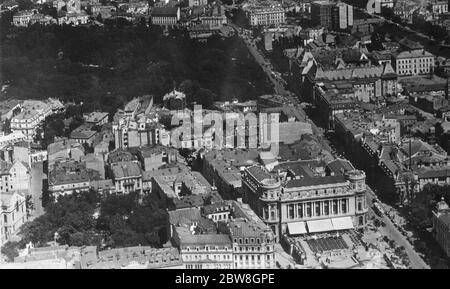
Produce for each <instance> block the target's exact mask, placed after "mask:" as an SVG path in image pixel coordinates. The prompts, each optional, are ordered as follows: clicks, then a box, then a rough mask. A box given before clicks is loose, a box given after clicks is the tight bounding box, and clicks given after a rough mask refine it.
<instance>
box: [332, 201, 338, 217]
mask: <svg viewBox="0 0 450 289" xmlns="http://www.w3.org/2000/svg"><path fill="white" fill-rule="evenodd" d="M337 213H338V200H333V214H334V215H337Z"/></svg>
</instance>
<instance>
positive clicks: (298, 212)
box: [297, 204, 303, 218]
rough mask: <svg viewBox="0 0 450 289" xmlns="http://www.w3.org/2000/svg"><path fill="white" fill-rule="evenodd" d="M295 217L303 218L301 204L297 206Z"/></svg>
mask: <svg viewBox="0 0 450 289" xmlns="http://www.w3.org/2000/svg"><path fill="white" fill-rule="evenodd" d="M297 217H299V218H303V204H298V205H297Z"/></svg>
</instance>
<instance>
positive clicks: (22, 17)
mask: <svg viewBox="0 0 450 289" xmlns="http://www.w3.org/2000/svg"><path fill="white" fill-rule="evenodd" d="M35 23H38V24H41V25H48V24H52V23H56V20H55V19H53V18H52V17H50V16H48V15H44V14H41V13H39V12H38V10H37V9H31V10H24V11H19V12H16V13H15V14H14V16H13V21H12V24H13V25H14V26H18V27H27V26H28V25H33V24H35Z"/></svg>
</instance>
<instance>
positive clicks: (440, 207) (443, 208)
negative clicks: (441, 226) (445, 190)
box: [436, 197, 449, 211]
mask: <svg viewBox="0 0 450 289" xmlns="http://www.w3.org/2000/svg"><path fill="white" fill-rule="evenodd" d="M436 208H437V210H438V211H447V210H449V206H448V204H447V203H446V202H445V201H444V197H442V198H441V201H440V202H438V203H437V204H436Z"/></svg>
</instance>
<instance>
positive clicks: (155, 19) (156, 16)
mask: <svg viewBox="0 0 450 289" xmlns="http://www.w3.org/2000/svg"><path fill="white" fill-rule="evenodd" d="M180 13H181V12H180V8H179V7H153V9H152V11H151V12H150V15H151V19H152V24H153V25H159V26H174V25H177V24H178V21H180V19H181V14H180Z"/></svg>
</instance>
